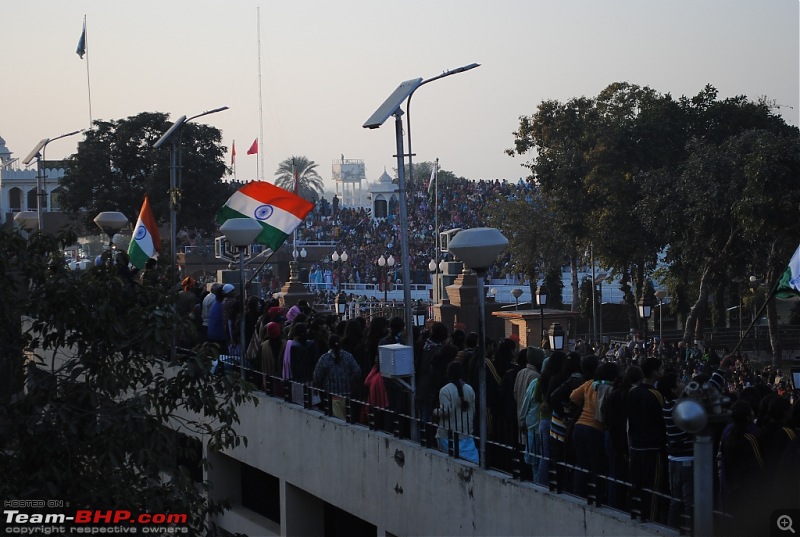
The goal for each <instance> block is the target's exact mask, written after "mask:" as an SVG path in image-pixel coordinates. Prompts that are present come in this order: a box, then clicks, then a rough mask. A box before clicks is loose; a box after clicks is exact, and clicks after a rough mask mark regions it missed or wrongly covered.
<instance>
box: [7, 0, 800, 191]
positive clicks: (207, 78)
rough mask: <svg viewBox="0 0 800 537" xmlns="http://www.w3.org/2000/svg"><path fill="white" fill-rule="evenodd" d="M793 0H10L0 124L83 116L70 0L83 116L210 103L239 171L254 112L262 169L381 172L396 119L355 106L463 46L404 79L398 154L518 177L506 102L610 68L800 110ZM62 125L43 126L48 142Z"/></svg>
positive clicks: (22, 131)
mask: <svg viewBox="0 0 800 537" xmlns="http://www.w3.org/2000/svg"><path fill="white" fill-rule="evenodd" d="M257 7H260V26H261V31H260V37H261V47H260V48H261V87H262V90H261V94H262V97H263V98H262V100H261V102H262V106H260V104H259V62H258V50H259V46H258V37H259V32H258V26H257V22H258V16H257ZM798 12H799V10H798V1H797V0H747V1H743V0H714V1H711V0H662V1H661V2H653V1H647V0H626V1H623V0H619V1H611V0H585V1H567V0H560V1H556V0H550V1H540V0H496V1H492V2H489V1H487V0H457V1H456V0H442V1H437V0H403V1H401V2H389V1H378V0H336V1H331V0H314V1H303V0H291V1H286V0H284V1H281V2H266V1H261V2H257V1H251V0H236V1H210V0H168V1H167V0H160V1H152V0H137V1H136V2H118V1H113V0H91V1H88V0H87V1H63V0H38V1H32V2H19V1H17V2H10V1H9V2H3V10H2V19H3V25H2V30H1V31H0V44H2V53H3V57H4V58H5V68H4V69H3V77H2V84H1V85H0V88H1V89H0V99H1V101H2V104H3V107H4V109H3V111H2V114H0V136H2V137H3V138H4V139H5V140H6V144H7V146H8V147H9V149H11V151H13V152H14V156H16V157H20V158H22V157H25V156H26V155H27V153H28V152H29V151H30V150H31V149H32V148H33V147H34V146H35V145H36V143H37V142H38V141H39V140H40V139H42V138H45V137H49V138H54V137H56V136H58V135H60V134H63V133H65V132H69V131H72V130H76V129H82V128H86V127H88V125H89V104H88V102H89V98H88V88H87V72H86V66H87V59H84V60H81V59H80V58H79V57H78V56H77V55H76V53H75V49H76V46H77V43H78V38H79V37H80V33H81V28H82V24H83V17H84V15H86V17H87V24H88V36H89V43H88V48H89V53H88V65H89V79H90V83H91V100H92V113H93V117H94V119H120V118H124V117H128V116H132V115H135V114H138V113H140V112H144V111H147V112H153V111H158V112H165V113H168V114H170V117H171V118H172V119H173V120H174V119H177V118H178V117H179V116H181V115H186V116H192V115H195V114H198V113H201V112H203V111H204V110H209V109H212V108H216V107H220V106H223V105H227V106H229V107H230V110H227V111H225V112H220V113H218V114H214V115H211V116H207V117H205V118H203V119H202V120H201V121H204V122H206V123H209V124H212V125H214V126H216V127H218V128H219V129H221V130H222V133H223V144H224V145H225V146H226V147H227V148H228V150H229V151H230V146H231V144H232V142H233V141H234V140H235V141H236V152H237V159H236V160H237V177H238V179H240V180H242V179H254V178H256V162H257V161H258V162H259V165H260V162H261V156H260V155H259V156H258V157H256V156H247V155H245V152H246V150H247V148H248V147H249V146H250V144H251V143H252V142H253V140H254V139H255V138H256V137H258V136H259V130H260V117H263V125H264V127H263V129H264V130H263V135H264V138H263V145H262V147H261V151H262V152H263V156H264V174H263V175H264V177H265V178H266V179H267V180H270V179H271V178H272V177H273V175H274V172H275V169H276V168H277V165H278V163H279V162H280V161H282V160H284V159H285V158H287V157H290V156H291V155H305V156H307V157H308V158H310V159H312V160H314V161H316V162H317V163H318V164H319V171H320V174H321V175H322V177H323V178H324V179H325V181H326V183H327V184H328V185H329V186H331V185H332V183H330V176H331V166H330V164H331V161H333V160H334V159H338V158H340V155H342V154H343V155H344V156H345V158H352V159H363V160H364V161H365V163H366V169H367V177H368V179H369V180H375V179H376V178H377V177H378V176H380V175H381V173H382V172H383V169H384V167H385V168H387V169H388V170H389V173H390V174H392V168H394V167H395V166H396V161H395V159H394V158H393V156H392V155H394V154H395V152H396V151H395V140H394V126H393V122H392V121H391V120H390V121H388V122H387V123H386V124H385V125H384V126H383V127H381V128H380V129H377V130H368V129H364V128H362V127H361V125H362V124H363V123H364V122H365V121H366V119H367V118H368V117H369V116H370V115H371V114H372V112H373V111H374V110H375V109H376V108H377V107H378V106H379V105H380V104H381V103H382V102H383V100H384V99H385V98H386V97H387V96H388V95H389V94H390V93H391V92H392V91H393V90H394V89H395V87H397V85H398V84H399V83H400V82H402V81H404V80H408V79H412V78H417V77H422V78H429V77H432V76H436V75H438V74H440V73H441V72H443V71H444V70H446V69H453V68H456V67H458V66H461V65H465V64H469V63H473V62H477V63H480V64H481V67H479V68H478V69H474V70H472V71H469V72H466V73H462V74H457V75H454V76H452V77H449V78H446V79H443V80H438V81H435V82H433V83H431V84H429V85H426V86H424V87H423V88H421V89H420V90H419V91H417V92H416V93H415V94H414V98H413V101H412V110H411V115H412V127H413V131H412V135H413V151H414V153H415V154H416V157H414V158H415V161H417V162H421V161H430V160H433V159H435V158H437V157H438V158H439V161H440V166H441V167H443V168H445V169H447V170H451V171H453V172H454V173H456V174H457V175H462V176H465V177H467V178H470V179H481V178H492V179H493V178H507V179H510V180H516V179H518V178H519V177H523V176H525V175H526V170H525V169H524V168H521V167H520V165H521V164H522V163H523V162H525V160H526V159H524V158H519V157H516V158H512V157H509V156H507V155H505V154H504V149H506V148H508V147H511V146H512V143H513V134H512V133H513V131H514V130H516V127H517V124H518V118H519V116H520V115H530V114H532V113H533V112H534V111H535V110H536V107H537V105H538V104H539V103H540V102H541V101H542V100H545V99H558V100H561V101H566V100H568V99H570V98H572V97H578V96H582V95H585V96H589V97H593V96H596V95H597V94H598V93H599V92H600V91H601V90H602V89H603V88H604V87H606V86H607V85H608V84H610V83H612V82H617V81H627V82H630V83H633V84H639V85H647V86H650V87H651V88H653V89H655V90H656V91H659V92H661V93H671V94H672V95H673V96H676V97H677V96H681V95H687V96H690V95H695V94H697V93H698V92H699V91H700V90H701V89H702V88H703V87H704V86H705V85H706V84H709V83H710V84H713V85H714V86H716V87H717V88H718V90H719V93H720V96H721V97H729V96H734V95H747V96H748V97H750V98H757V97H760V96H766V97H768V98H770V99H773V100H774V101H775V103H776V104H777V105H779V106H780V113H781V114H782V115H783V116H784V117H785V118H786V121H787V122H789V123H791V124H793V125H798V111H800V106H798V93H799V90H798V63H799V61H800V60H799V57H800V50H799V48H800V43H799V41H798V24H799V23H800V19H799V16H798ZM260 108H263V113H262V112H261V110H260ZM79 140H80V135H78V136H74V137H72V138H67V139H63V140H58V141H55V142H53V143H51V144H50V145H49V146H48V148H47V155H46V156H47V158H48V159H57V158H62V157H65V156H67V155H69V154H71V153H73V152H74V151H75V150H76V146H77V142H78V141H79ZM406 150H407V148H406ZM227 158H228V163H230V155H228V157H227Z"/></svg>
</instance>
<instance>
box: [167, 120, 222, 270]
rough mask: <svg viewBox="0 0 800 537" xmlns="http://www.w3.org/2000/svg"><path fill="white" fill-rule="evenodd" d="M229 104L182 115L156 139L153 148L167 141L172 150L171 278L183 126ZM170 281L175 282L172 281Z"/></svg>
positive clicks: (173, 267) (170, 171) (170, 205)
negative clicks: (192, 114) (191, 114)
mask: <svg viewBox="0 0 800 537" xmlns="http://www.w3.org/2000/svg"><path fill="white" fill-rule="evenodd" d="M227 109H228V107H227V106H221V107H219V108H214V109H213V110H207V111H205V112H202V113H200V114H197V115H194V116H191V117H190V118H188V119H187V118H186V116H181V117H179V118H178V119H177V120H175V123H173V124H172V126H171V127H170V128H169V129H167V130H166V132H165V133H164V134H163V135H161V138H159V139H158V140H156V143H154V144H153V149H158V148H159V147H161V146H162V145H164V144H165V143H167V142H169V143H170V150H169V191H168V193H169V242H170V249H169V255H170V260H169V263H170V265H169V266H170V270H171V272H172V274H170V278H171V279H172V278H175V263H176V261H177V257H178V248H177V240H178V237H177V233H178V228H177V215H178V205H179V203H180V199H181V190H180V187H181V182H182V181H181V177H179V175H180V174H181V168H182V160H181V135H182V133H183V126H184V125H185V124H186V123H189V122H190V121H191V120H193V119H197V118H199V117H203V116H207V115H209V114H216V113H217V112H222V111H223V110H227ZM170 283H173V282H172V281H170Z"/></svg>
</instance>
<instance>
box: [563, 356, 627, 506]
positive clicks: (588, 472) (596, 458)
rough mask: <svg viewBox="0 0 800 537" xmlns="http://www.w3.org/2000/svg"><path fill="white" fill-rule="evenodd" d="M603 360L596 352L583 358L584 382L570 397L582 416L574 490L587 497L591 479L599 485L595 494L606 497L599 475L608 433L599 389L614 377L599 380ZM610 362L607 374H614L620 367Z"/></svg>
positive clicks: (577, 425)
mask: <svg viewBox="0 0 800 537" xmlns="http://www.w3.org/2000/svg"><path fill="white" fill-rule="evenodd" d="M598 364H599V360H598V359H597V356H594V355H592V354H590V355H588V356H584V357H583V358H582V359H581V375H582V377H583V380H584V382H583V384H581V385H580V386H578V387H577V388H575V389H574V390H572V392H571V393H570V395H569V400H570V401H571V402H572V404H573V405H575V407H576V408H579V409H580V411H579V414H578V418H577V420H576V422H575V425H574V428H573V431H572V435H573V437H572V443H573V446H574V449H575V464H576V465H577V466H578V468H579V469H578V470H576V471H575V473H574V475H573V489H572V490H573V492H574V493H575V494H577V495H578V496H581V497H584V498H586V497H587V493H586V485H587V482H590V481H591V482H592V483H593V484H594V485H595V494H596V495H597V496H598V498H602V499H603V500H605V492H604V491H603V490H602V487H601V485H600V483H599V482H598V481H597V477H598V476H600V475H605V473H606V472H605V450H604V444H605V441H604V440H605V435H604V434H603V433H604V426H603V423H602V422H601V421H600V419H599V416H598V412H597V408H598V406H597V399H598V395H597V394H598V391H599V390H600V388H601V387H604V386H610V385H611V382H612V381H613V378H611V379H608V378H606V379H601V378H598V379H597V380H595V374H596V372H597V368H598ZM604 365H606V366H607V367H606V372H605V375H606V376H608V377H613V376H614V375H613V373H614V372H615V371H616V367H615V366H614V364H604Z"/></svg>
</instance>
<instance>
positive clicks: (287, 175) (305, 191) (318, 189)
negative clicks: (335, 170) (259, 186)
mask: <svg viewBox="0 0 800 537" xmlns="http://www.w3.org/2000/svg"><path fill="white" fill-rule="evenodd" d="M295 173H296V174H297V180H298V183H299V187H298V192H297V194H298V195H299V196H300V197H301V198H303V199H306V200H308V201H310V202H312V203H316V202H317V201H318V200H319V199H320V196H322V193H323V191H324V187H323V184H322V177H320V176H319V174H318V173H317V163H316V162H314V161H313V160H308V158H306V157H303V156H293V157H290V158H287V159H286V160H284V161H283V162H281V163H280V164H278V169H277V170H275V184H276V185H277V186H279V187H281V188H283V189H285V190H288V191H290V192H294V174H295Z"/></svg>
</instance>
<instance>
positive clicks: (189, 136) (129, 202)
mask: <svg viewBox="0 0 800 537" xmlns="http://www.w3.org/2000/svg"><path fill="white" fill-rule="evenodd" d="M167 118H168V116H167V115H166V114H162V113H158V112H143V113H141V114H138V115H136V116H131V117H128V118H125V119H120V120H116V121H95V122H94V124H93V126H92V128H91V129H90V130H88V131H86V137H85V139H84V140H83V141H81V142H80V143H79V144H78V151H77V152H76V153H75V154H74V155H72V156H71V157H70V158H69V159H68V167H67V171H66V173H65V174H64V178H63V179H62V180H61V185H62V187H63V188H64V192H63V193H62V195H61V205H62V208H63V209H64V211H65V212H67V213H69V214H72V215H76V216H77V215H78V214H80V213H83V215H82V216H83V222H84V223H85V224H86V225H87V226H88V227H89V229H94V227H95V226H94V224H93V223H92V219H93V218H94V217H95V216H96V215H97V214H98V213H100V212H102V211H121V212H122V213H123V214H125V215H126V216H127V217H128V219H129V220H132V221H134V222H135V220H136V217H137V216H138V215H139V209H140V208H141V205H142V201H143V200H144V196H145V195H148V196H149V198H150V206H151V207H152V209H153V214H154V216H155V218H156V220H157V221H159V222H166V221H168V219H169V218H168V215H169V184H170V180H169V174H170V171H169V166H170V155H169V150H167V149H166V148H160V149H154V148H153V144H154V143H155V142H156V141H157V140H158V139H159V138H160V137H161V136H162V135H163V134H164V132H165V131H166V130H167V129H169V127H170V126H171V123H170V122H169V121H168V120H167ZM221 137H222V135H221V133H220V131H219V130H218V129H216V128H214V127H209V126H208V125H203V124H196V123H187V124H185V125H184V126H183V128H182V133H181V142H180V143H181V147H182V149H181V160H182V162H181V163H180V165H181V169H180V171H179V174H180V175H179V176H180V177H181V178H182V180H181V183H182V184H179V185H178V188H179V190H180V199H179V203H180V208H179V213H178V218H177V222H178V226H179V229H187V230H194V229H199V230H202V231H205V232H210V231H212V230H213V229H214V228H215V223H214V214H215V213H216V211H217V210H218V209H219V207H220V206H221V205H222V204H223V203H225V200H226V199H227V198H228V196H229V195H230V194H231V188H230V186H229V185H227V184H225V183H224V182H223V181H222V177H223V176H224V174H225V171H226V167H225V162H224V153H225V148H224V147H222V146H221V145H220V140H221Z"/></svg>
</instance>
